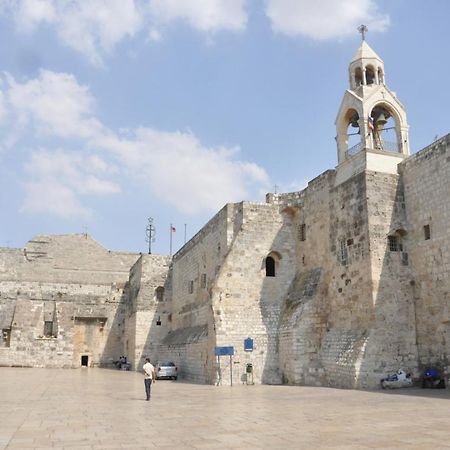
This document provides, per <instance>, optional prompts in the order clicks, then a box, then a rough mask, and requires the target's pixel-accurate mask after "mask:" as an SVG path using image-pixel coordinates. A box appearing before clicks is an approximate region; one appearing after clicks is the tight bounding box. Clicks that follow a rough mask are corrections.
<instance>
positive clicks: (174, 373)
mask: <svg viewBox="0 0 450 450" xmlns="http://www.w3.org/2000/svg"><path fill="white" fill-rule="evenodd" d="M155 374H156V379H157V380H160V379H163V378H166V379H171V380H176V379H177V378H178V367H177V366H176V365H175V363H173V362H172V361H160V362H158V363H157V364H156V366H155Z"/></svg>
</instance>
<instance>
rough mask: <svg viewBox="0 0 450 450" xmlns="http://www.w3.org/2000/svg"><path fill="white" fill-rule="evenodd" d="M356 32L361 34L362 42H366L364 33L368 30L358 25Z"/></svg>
mask: <svg viewBox="0 0 450 450" xmlns="http://www.w3.org/2000/svg"><path fill="white" fill-rule="evenodd" d="M357 30H358V31H359V32H360V33H361V37H362V40H363V41H365V40H366V33H367V32H368V31H369V29H368V28H367V27H366V26H365V25H360V26H359V27H358V28H357Z"/></svg>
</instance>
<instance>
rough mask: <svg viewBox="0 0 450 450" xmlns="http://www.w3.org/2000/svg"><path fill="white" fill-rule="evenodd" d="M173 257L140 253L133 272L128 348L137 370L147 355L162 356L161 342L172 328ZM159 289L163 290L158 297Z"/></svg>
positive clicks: (131, 272) (128, 308)
mask: <svg viewBox="0 0 450 450" xmlns="http://www.w3.org/2000/svg"><path fill="white" fill-rule="evenodd" d="M170 260H171V258H170V257H168V256H160V255H141V257H140V258H139V259H138V261H137V262H136V264H135V265H134V266H133V267H132V268H131V271H130V282H129V283H130V288H129V294H130V295H129V298H128V301H127V311H126V320H125V329H126V339H127V341H126V347H127V355H128V357H129V359H130V361H131V363H132V365H133V367H135V368H137V369H139V368H141V367H142V366H143V364H144V360H145V358H146V357H150V358H151V359H152V360H153V361H156V360H158V359H159V355H158V345H159V344H160V343H161V341H162V340H163V338H164V337H165V336H166V335H167V334H168V332H169V331H170V328H171V326H170V322H171V310H172V308H171V299H172V295H171V283H170V281H171V279H170V276H169V267H170ZM158 289H161V293H160V294H159V296H158V294H157V292H158V291H157V290H158Z"/></svg>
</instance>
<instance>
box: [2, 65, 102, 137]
mask: <svg viewBox="0 0 450 450" xmlns="http://www.w3.org/2000/svg"><path fill="white" fill-rule="evenodd" d="M6 85H7V87H6V90H5V97H6V101H7V103H8V106H9V107H10V109H11V111H12V112H14V113H15V114H16V117H17V127H18V131H20V128H23V127H24V126H26V125H28V124H31V125H32V126H33V127H34V128H35V129H36V130H37V131H38V132H39V133H41V134H46V135H50V136H59V137H65V138H69V137H76V138H89V137H92V136H93V135H95V134H97V133H99V132H101V130H102V125H101V124H100V122H99V121H98V120H97V119H95V118H94V117H93V116H92V110H93V105H94V100H93V98H92V96H91V95H90V93H89V90H88V88H87V87H86V86H82V85H80V84H78V83H77V80H76V79H75V77H74V76H73V75H68V74H65V73H55V72H51V71H47V70H42V71H41V72H40V73H39V77H38V78H36V79H33V80H30V81H28V82H26V83H23V84H21V83H18V82H16V81H15V80H14V79H13V78H12V77H11V76H6Z"/></svg>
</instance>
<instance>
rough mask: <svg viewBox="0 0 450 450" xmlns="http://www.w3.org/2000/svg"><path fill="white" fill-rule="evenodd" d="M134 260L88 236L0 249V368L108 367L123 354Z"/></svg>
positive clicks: (50, 238) (41, 240) (37, 240)
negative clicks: (122, 327) (127, 295)
mask: <svg viewBox="0 0 450 450" xmlns="http://www.w3.org/2000/svg"><path fill="white" fill-rule="evenodd" d="M137 257H138V255H135V254H131V253H119V252H108V251H107V250H105V249H104V248H103V247H101V246H100V245H99V244H97V243H96V242H95V241H94V240H93V239H92V238H90V237H89V236H87V235H64V236H37V237H35V238H34V239H33V240H31V241H30V242H29V243H28V244H27V246H26V247H25V248H24V249H23V250H10V249H0V328H1V330H2V339H1V341H0V365H18V366H30V367H31V366H34V367H79V366H80V365H81V364H82V361H83V362H84V363H85V364H86V365H88V366H94V365H108V364H110V363H111V361H112V360H113V359H117V358H118V356H120V354H121V353H122V352H123V351H124V345H123V341H122V330H120V327H119V324H120V322H121V321H122V316H123V314H124V312H125V308H124V302H125V295H124V292H126V286H127V282H128V276H129V275H128V272H129V269H130V267H131V265H132V264H133V263H134V262H135V261H136V259H137Z"/></svg>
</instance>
